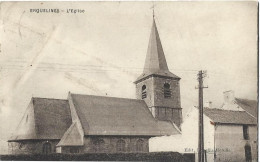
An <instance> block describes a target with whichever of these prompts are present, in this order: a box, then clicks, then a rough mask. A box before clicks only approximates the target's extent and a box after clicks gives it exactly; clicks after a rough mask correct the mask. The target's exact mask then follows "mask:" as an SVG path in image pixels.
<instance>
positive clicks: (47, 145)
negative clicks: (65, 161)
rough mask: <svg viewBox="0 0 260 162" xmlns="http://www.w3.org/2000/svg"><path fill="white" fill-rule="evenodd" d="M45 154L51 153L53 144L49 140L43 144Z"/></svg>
mask: <svg viewBox="0 0 260 162" xmlns="http://www.w3.org/2000/svg"><path fill="white" fill-rule="evenodd" d="M42 152H43V154H45V155H47V154H50V153H51V144H50V143H49V142H46V143H44V144H43V149H42Z"/></svg>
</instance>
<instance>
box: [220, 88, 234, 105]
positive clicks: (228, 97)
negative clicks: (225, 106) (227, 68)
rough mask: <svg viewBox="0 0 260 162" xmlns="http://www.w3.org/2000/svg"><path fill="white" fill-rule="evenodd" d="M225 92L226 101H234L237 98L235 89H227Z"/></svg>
mask: <svg viewBox="0 0 260 162" xmlns="http://www.w3.org/2000/svg"><path fill="white" fill-rule="evenodd" d="M223 94H224V103H232V102H233V101H234V100H235V94H234V91H233V90H229V91H225V92H223Z"/></svg>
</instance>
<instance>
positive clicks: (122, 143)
mask: <svg viewBox="0 0 260 162" xmlns="http://www.w3.org/2000/svg"><path fill="white" fill-rule="evenodd" d="M116 150H117V151H118V152H125V141H124V140H122V139H120V140H118V141H117V143H116Z"/></svg>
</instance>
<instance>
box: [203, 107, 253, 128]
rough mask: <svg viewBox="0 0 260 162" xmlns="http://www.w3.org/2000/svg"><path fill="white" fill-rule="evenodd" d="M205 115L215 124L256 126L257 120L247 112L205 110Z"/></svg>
mask: <svg viewBox="0 0 260 162" xmlns="http://www.w3.org/2000/svg"><path fill="white" fill-rule="evenodd" d="M204 114H205V115H206V116H208V117H209V118H210V119H211V120H213V122H214V123H221V124H247V125H256V124H257V120H256V119H255V118H254V117H252V116H251V115H249V114H248V113H247V112H245V111H230V110H222V109H212V108H204Z"/></svg>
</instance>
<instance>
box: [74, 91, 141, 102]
mask: <svg viewBox="0 0 260 162" xmlns="http://www.w3.org/2000/svg"><path fill="white" fill-rule="evenodd" d="M71 95H79V96H90V97H102V98H114V99H125V100H136V101H143V100H141V99H135V98H123V97H113V96H98V95H88V94H78V93H71Z"/></svg>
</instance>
